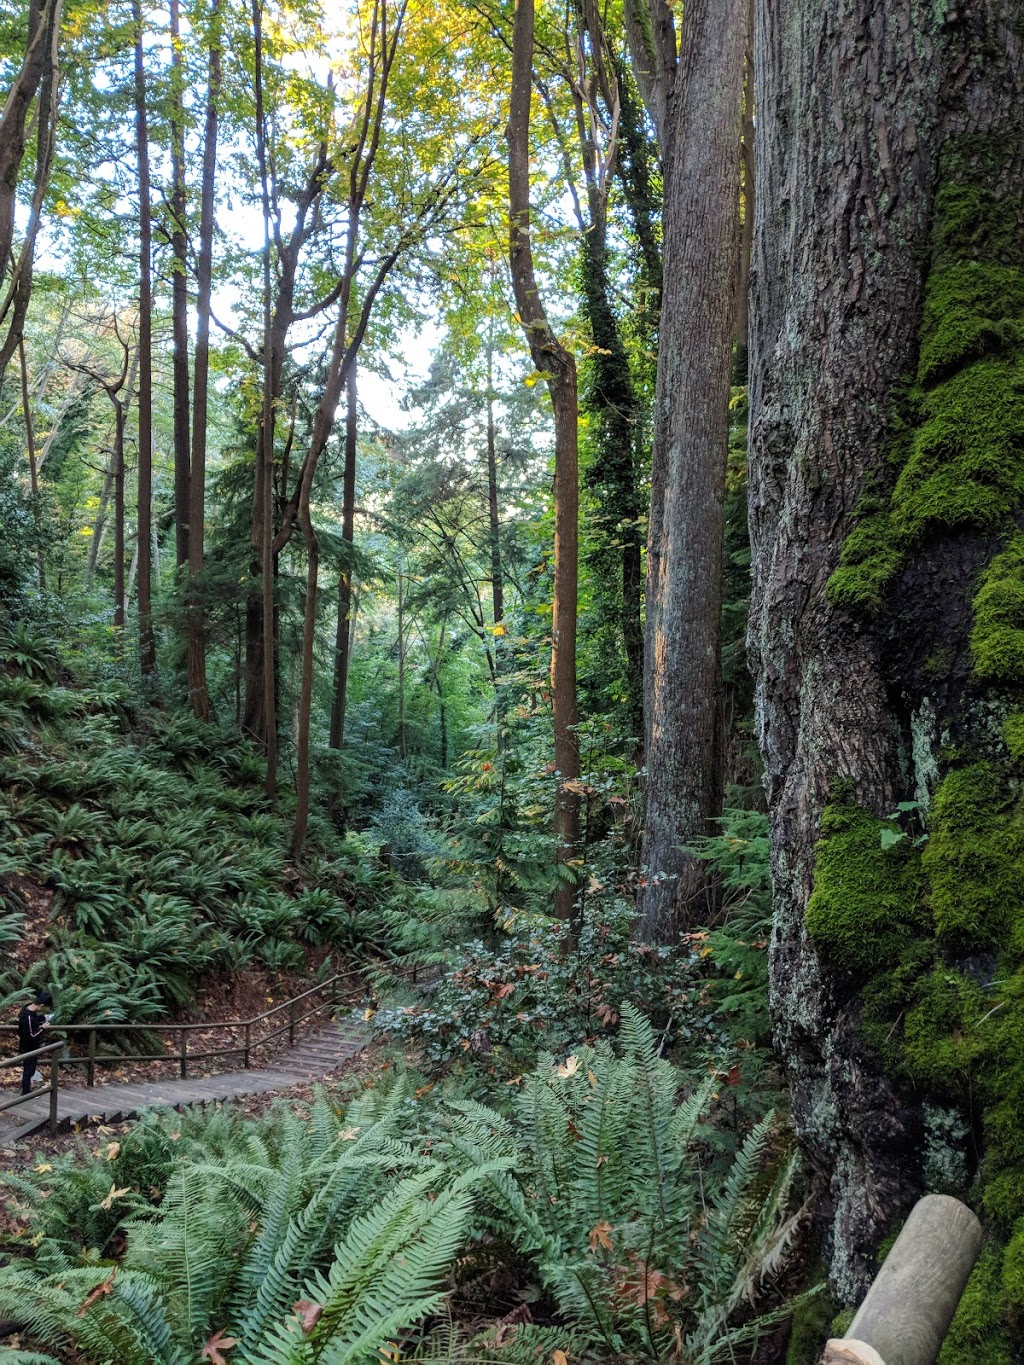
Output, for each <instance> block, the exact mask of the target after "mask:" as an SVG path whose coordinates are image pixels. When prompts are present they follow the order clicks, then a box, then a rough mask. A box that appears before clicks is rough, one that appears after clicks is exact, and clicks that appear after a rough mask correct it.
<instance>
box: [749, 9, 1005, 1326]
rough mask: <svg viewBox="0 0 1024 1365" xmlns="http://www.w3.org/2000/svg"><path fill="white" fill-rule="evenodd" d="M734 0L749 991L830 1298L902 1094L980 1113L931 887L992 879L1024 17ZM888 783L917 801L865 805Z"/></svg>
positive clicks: (988, 942)
mask: <svg viewBox="0 0 1024 1365" xmlns="http://www.w3.org/2000/svg"><path fill="white" fill-rule="evenodd" d="M758 6H759V9H758V24H757V30H758V31H757V41H756V57H755V62H756V82H757V89H758V123H757V139H758V149H757V163H758V168H759V176H760V183H759V187H758V205H757V232H756V243H755V254H754V266H753V288H752V298H751V302H752V335H751V456H750V499H751V503H750V525H751V537H752V556H753V575H754V583H753V593H752V602H751V619H750V644H751V650H752V658H753V662H754V666H755V669H756V673H757V680H758V681H757V711H758V727H759V736H760V742H761V748H762V752H763V755H764V759H765V763H766V767H767V776H766V783H767V792H768V799H769V806H770V812H771V821H772V842H773V872H774V880H775V897H776V899H775V905H776V914H775V932H774V936H773V942H772V948H771V980H772V1009H773V1014H774V1020H775V1025H776V1033H777V1043H778V1047H779V1051H780V1053H781V1056H782V1058H783V1060H784V1062H785V1065H786V1068H787V1071H788V1073H789V1077H790V1080H791V1083H792V1087H793V1100H794V1107H795V1112H796V1118H797V1123H798V1126H799V1130H800V1133H801V1136H802V1139H803V1143H804V1146H805V1149H806V1151H807V1153H808V1154H809V1157H810V1160H811V1163H812V1165H813V1166H814V1167H815V1168H816V1169H817V1170H818V1171H819V1173H820V1175H821V1179H822V1181H823V1183H824V1184H825V1185H826V1186H827V1188H828V1189H829V1190H830V1197H829V1199H828V1200H827V1201H826V1204H827V1206H828V1211H829V1213H830V1216H831V1227H832V1248H831V1250H832V1272H833V1280H834V1283H835V1285H836V1287H837V1288H838V1290H839V1292H840V1294H841V1296H842V1297H844V1298H845V1299H847V1300H848V1301H849V1300H852V1299H854V1298H855V1297H856V1296H857V1294H858V1291H859V1290H860V1289H862V1288H863V1286H864V1284H865V1282H866V1280H867V1279H868V1278H869V1277H870V1274H871V1272H872V1269H873V1265H874V1262H873V1256H874V1250H875V1247H876V1245H877V1242H878V1240H879V1238H880V1236H881V1235H882V1233H883V1231H884V1229H885V1228H886V1226H887V1225H888V1224H889V1222H890V1221H891V1220H892V1218H893V1217H894V1215H896V1214H897V1213H898V1212H899V1211H900V1209H901V1208H902V1207H905V1206H906V1204H907V1203H908V1202H909V1200H910V1199H911V1198H912V1197H913V1195H914V1194H915V1192H916V1191H917V1189H918V1188H919V1187H920V1185H921V1184H922V1183H927V1179H926V1175H925V1171H924V1162H923V1161H922V1153H923V1149H924V1143H923V1133H922V1128H921V1121H920V1111H919V1110H918V1109H917V1108H916V1107H915V1105H914V1104H912V1103H910V1102H909V1100H908V1099H907V1096H909V1095H911V1094H912V1093H916V1096H917V1097H919V1096H920V1094H921V1092H922V1090H924V1091H925V1092H930V1094H931V1097H932V1099H933V1100H934V1102H935V1103H941V1104H946V1105H950V1106H952V1107H953V1108H954V1109H957V1110H959V1111H960V1112H961V1114H962V1116H963V1118H964V1121H965V1124H966V1125H967V1127H970V1126H971V1125H974V1124H977V1126H978V1128H979V1130H980V1129H981V1128H982V1127H985V1128H986V1130H987V1129H988V1128H989V1126H990V1125H989V1121H988V1118H987V1117H985V1118H984V1119H982V1118H981V1117H980V1116H979V1114H978V1113H977V1112H976V1111H974V1110H973V1109H972V1104H973V1103H974V1101H973V1100H972V1098H971V1095H972V1091H971V1078H970V1063H969V1060H968V1058H967V1052H968V1050H969V1048H968V1046H967V1043H970V1041H971V1039H972V1037H974V1036H975V1035H972V1034H971V1033H970V1032H969V1030H970V1029H975V1028H976V1029H980V1030H981V1033H979V1034H977V1035H976V1038H977V1041H978V1047H980V1048H984V1047H985V1046H986V1045H987V1044H986V1043H985V1034H984V1030H985V1028H992V1027H1002V1025H1001V1024H995V1025H994V1024H988V1025H986V1024H984V1021H983V1016H982V1013H981V1010H980V1006H979V1008H978V1010H977V1011H976V1012H975V1013H974V1014H973V1015H971V1016H970V1018H968V1017H967V1014H965V1009H964V1007H963V1005H962V1001H963V1000H964V999H965V998H966V996H968V995H969V994H970V990H971V989H973V987H972V985H971V982H972V980H975V978H977V979H978V980H980V979H985V980H986V981H987V982H988V984H989V985H990V986H992V987H996V986H997V981H996V977H997V973H996V972H995V965H996V958H997V956H998V955H999V953H1000V951H1001V950H1000V948H999V945H998V944H997V943H996V941H995V938H994V936H993V935H992V934H989V936H988V937H987V938H986V932H985V931H983V930H981V929H979V923H980V921H982V920H983V919H984V913H983V912H982V911H981V910H979V911H978V913H977V914H976V915H975V916H974V922H973V923H972V924H970V925H967V926H965V925H964V924H960V925H953V926H951V925H950V923H948V922H947V921H950V920H955V918H956V915H955V914H953V913H952V911H950V913H949V914H948V915H947V916H946V919H945V920H944V919H943V911H942V906H943V904H944V903H945V902H944V897H945V899H946V900H951V899H956V896H955V895H951V893H950V889H949V885H948V884H949V882H950V880H951V879H952V880H954V881H956V882H957V884H958V890H957V893H956V894H957V895H959V897H960V899H961V900H962V899H963V896H964V895H967V896H968V897H969V898H970V896H971V895H972V894H973V893H972V891H971V887H972V879H974V883H977V887H976V889H977V895H978V897H979V898H980V899H981V900H982V901H984V900H985V896H986V894H987V893H986V892H985V890H984V888H985V887H986V886H990V885H991V883H992V882H993V880H998V879H999V876H1000V873H999V867H998V864H999V857H997V856H996V854H995V852H994V851H993V850H992V849H990V848H988V847H987V843H986V841H987V842H989V843H990V842H991V835H992V830H993V829H995V828H1000V829H1001V828H1002V826H1001V825H1000V824H999V822H1000V821H1004V822H1005V821H1007V820H1010V818H1011V816H1010V814H1009V808H1010V807H1011V806H1012V797H1011V796H1009V795H1006V793H1009V792H1010V791H1011V786H1012V784H1010V783H1009V778H1008V777H1007V774H1008V772H1009V767H1008V765H1009V763H1010V762H1011V759H1010V755H1009V753H1008V750H1007V746H1006V743H1005V742H1004V740H1003V738H1002V737H1001V735H1000V727H999V721H1000V720H1001V719H1002V718H1003V717H1004V716H1005V715H1006V713H1007V708H1008V701H1009V692H1008V684H1010V683H1011V682H1012V686H1013V687H1017V688H1019V686H1020V682H1021V680H1022V679H1024V668H1021V669H1020V671H1019V672H1018V674H1017V676H1016V678H1013V679H1011V678H1010V677H1009V676H1008V675H1007V672H1006V671H1005V669H1004V671H1003V672H1000V670H999V668H998V667H997V668H996V670H995V675H994V676H990V677H989V678H987V679H984V680H983V679H982V678H981V677H980V676H979V673H978V664H977V660H976V658H975V657H974V656H972V647H971V634H972V630H975V631H977V629H978V628H979V622H980V617H978V616H977V609H978V607H977V603H976V600H975V599H976V595H977V594H978V589H979V585H980V584H981V582H982V575H983V572H984V570H985V566H986V564H987V563H988V561H989V560H990V559H991V558H992V555H993V553H994V551H995V550H996V549H998V548H999V547H1000V546H1001V545H1002V544H1003V543H1004V541H1005V539H1006V537H1007V536H1008V535H1009V534H1010V532H1011V530H1012V529H1013V528H1014V527H1015V525H1016V524H1017V523H1019V521H1020V519H1021V513H1022V505H1021V504H1022V497H1024V466H1022V463H1021V461H1022V455H1024V407H1022V403H1021V393H1022V390H1021V383H1022V380H1024V375H1022V370H1021V364H1020V361H1021V356H1022V353H1024V352H1022V343H1021V338H1022V336H1024V330H1022V325H1024V275H1022V273H1021V265H1022V256H1021V241H1020V222H1021V212H1020V210H1021V184H1022V176H1021V170H1022V167H1021V164H1020V163H1021V157H1022V147H1024V138H1022V136H1021V132H1022V128H1021V108H1022V98H1021V96H1022V90H1021V86H1022V77H1024V63H1022V55H1021V35H1022V25H1021V19H1020V7H1019V5H1017V4H1015V3H1013V0H968V2H967V3H965V4H961V5H958V6H956V7H955V8H954V7H953V6H952V5H945V4H939V5H935V4H933V3H931V0H927V3H925V2H923V0H920V2H919V0H885V2H884V3H883V0H858V3H856V4H855V5H852V6H851V5H850V4H848V3H846V0H825V3H824V4H822V3H818V2H817V0H814V2H813V3H812V0H794V3H793V4H791V5H789V6H785V7H781V8H780V7H779V6H777V5H774V4H772V3H770V0H758ZM1014 572H1017V571H1015V570H1012V569H1011V570H1010V573H1011V575H1012V574H1013V573H1014ZM998 576H999V575H998V574H997V575H996V577H998ZM1004 577H1005V575H1004ZM1016 592H1017V595H1018V597H1017V600H1018V601H1019V600H1021V599H1024V575H1022V574H1021V573H1020V572H1017V577H1016ZM1004 607H1005V602H1004ZM1017 612H1018V618H1019V619H1016V625H1017V626H1018V627H1019V626H1021V625H1024V616H1021V615H1020V609H1019V607H1018V608H1017ZM997 652H998V651H997ZM1022 658H1024V655H1022ZM1011 671H1012V670H1011ZM1010 690H1012V688H1011V689H1010ZM982 758H983V759H984V762H985V765H986V771H987V772H988V773H989V781H988V785H987V788H986V792H987V795H985V797H984V799H983V798H982V794H981V793H980V791H979V783H978V777H977V774H976V772H975V769H976V767H977V764H978V762H979V760H980V759H982ZM972 774H973V776H972ZM1001 783H1002V784H1003V787H1002V788H1001V787H1000V784H1001ZM1000 790H1002V791H1003V792H1004V796H1002V797H999V796H998V795H995V796H993V793H998V792H999V791H1000ZM993 800H994V801H995V802H996V808H993V807H992V802H993ZM986 801H987V802H988V804H987V805H986ZM900 802H903V803H911V802H917V803H918V805H917V806H916V807H913V808H910V809H906V810H904V811H903V812H901V813H900V814H898V816H897V818H896V819H892V818H887V817H891V816H892V815H893V814H894V812H896V809H897V806H898V803H900ZM1007 803H1009V805H1008V804H1007ZM929 804H930V805H931V815H930V817H929V816H928V815H927V808H928V806H929ZM928 823H930V841H929V842H928V843H926V844H925V843H918V841H917V837H916V836H918V835H919V833H920V831H921V829H922V828H923V826H924V825H925V824H928ZM1022 828H1024V826H1022ZM968 834H977V835H978V838H979V839H980V840H981V843H982V844H983V845H986V846H985V847H983V848H982V849H981V850H980V851H979V849H978V848H973V849H972V847H971V846H970V844H969V840H968V838H967V835H968ZM1020 856H1021V858H1022V859H1024V841H1022V843H1021V852H1020ZM1022 866H1024V863H1022ZM954 869H955V870H954ZM1006 885H1007V883H1006V881H1005V879H1004V880H1003V881H1002V889H1003V891H1004V892H1005V890H1006ZM1020 886H1021V882H1020V881H1019V880H1018V882H1017V889H1016V892H1015V893H1013V892H1011V893H1010V894H1011V895H1015V898H1016V904H1017V905H1020V903H1021V891H1020ZM944 888H945V889H944ZM1003 899H1004V900H1005V896H1004V897H1003ZM1004 911H1005V914H1006V915H1011V908H1010V907H1008V906H1006V907H1004ZM1011 917H1012V915H1011ZM1022 922H1024V917H1022ZM990 927H991V920H990ZM983 952H985V953H988V954H989V957H988V958H986V959H985V960H984V961H982V960H981V958H980V957H979V954H980V953H983ZM972 964H973V965H972ZM1005 966H1006V968H1007V970H1010V969H1011V968H1012V964H1005ZM972 972H973V973H974V977H972V975H971V974H972ZM998 975H1000V976H1001V975H1002V971H1000V972H999V973H998ZM975 984H977V981H975ZM981 994H982V995H984V994H985V992H984V991H981ZM986 999H987V1008H988V1009H991V1008H992V1007H993V1006H994V1005H995V1004H996V1003H997V1001H996V999H995V998H994V997H993V996H992V995H991V994H988V995H987V997H986ZM1009 1017H1010V1012H1009V1010H1007V1012H1006V1013H1005V1014H1004V1015H1003V1018H1004V1019H1008V1018H1009ZM995 1018H996V1019H997V1020H998V1018H999V1012H998V1011H997V1013H996V1015H995ZM1019 1022H1020V1021H1019V1015H1018V1024H1019ZM929 1029H930V1030H931V1032H929ZM965 1039H966V1040H967V1043H965ZM915 1057H916V1058H917V1060H915ZM940 1059H947V1060H948V1065H947V1064H946V1063H945V1062H942V1063H941V1064H940ZM929 1069H930V1070H929ZM979 1135H981V1134H980V1132H979ZM985 1135H986V1137H987V1136H989V1134H988V1132H987V1131H986V1134H985ZM1020 1155H1021V1156H1022V1157H1024V1152H1022V1153H1021V1154H1020ZM986 1160H987V1158H986ZM983 1169H984V1168H983ZM1020 1189H1021V1191H1022V1194H1024V1178H1022V1179H1021V1183H1020ZM1021 1212H1024V1206H1022V1207H1021V1209H1020V1210H1018V1211H1017V1213H1016V1215H1015V1216H1019V1213H1021Z"/></svg>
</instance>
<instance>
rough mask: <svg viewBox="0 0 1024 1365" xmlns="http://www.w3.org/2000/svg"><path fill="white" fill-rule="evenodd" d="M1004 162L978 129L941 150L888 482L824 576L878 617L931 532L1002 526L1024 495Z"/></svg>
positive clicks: (1012, 227) (1016, 262) (1023, 414)
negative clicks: (914, 343) (916, 336)
mask: <svg viewBox="0 0 1024 1365" xmlns="http://www.w3.org/2000/svg"><path fill="white" fill-rule="evenodd" d="M1004 161H1005V148H1002V147H1000V146H998V145H993V144H992V143H989V142H982V141H980V140H978V139H974V138H961V139H958V140H954V141H953V142H951V143H950V144H949V145H948V146H947V147H946V148H945V150H944V153H943V158H942V165H941V177H942V185H941V188H940V190H939V193H938V194H937V196H936V203H935V219H934V226H933V230H932V241H931V269H930V270H929V273H928V278H927V281H926V284H925V291H924V300H923V308H922V320H921V346H920V351H919V355H918V363H917V368H916V373H915V374H914V376H913V383H912V386H911V389H910V392H909V394H908V395H906V396H901V399H900V403H899V405H898V406H899V407H900V409H901V413H900V416H899V418H898V420H897V421H895V422H894V437H893V442H892V446H891V450H890V459H891V461H892V464H893V465H894V467H895V471H896V472H895V478H894V481H893V486H892V490H891V493H890V494H889V495H888V497H884V498H879V497H878V496H877V495H873V496H870V497H865V498H864V499H863V500H862V502H861V504H860V506H859V507H858V509H857V516H856V521H855V524H854V526H853V528H852V530H851V532H850V534H849V536H848V537H847V540H846V543H845V544H844V546H843V551H842V556H841V559H840V564H839V567H838V568H837V569H836V571H835V573H834V574H833V575H832V578H831V580H830V582H829V588H828V591H829V597H830V599H831V601H832V602H833V604H834V605H836V606H841V607H844V608H846V609H847V610H851V611H857V612H860V613H865V614H867V615H877V614H878V613H879V612H880V611H881V609H882V605H883V599H884V595H885V591H886V589H887V587H888V586H889V585H890V584H891V583H892V581H893V580H894V579H895V577H896V576H897V574H898V573H899V571H900V569H901V567H902V566H903V565H904V564H905V563H906V561H907V559H908V558H909V556H910V555H911V554H912V553H913V552H914V550H915V549H916V548H917V546H918V545H920V544H921V543H922V542H923V540H924V539H925V537H926V536H927V535H929V534H937V533H938V534H941V533H943V532H948V531H955V530H961V529H967V528H980V529H985V528H989V527H995V526H998V525H1000V524H1001V523H1003V522H1004V521H1006V520H1007V519H1008V517H1009V516H1010V514H1011V513H1012V512H1013V511H1014V509H1015V508H1016V507H1017V506H1018V505H1019V503H1020V501H1021V499H1022V498H1024V269H1022V268H1021V261H1020V253H1019V250H1018V248H1017V226H1016V222H1015V215H1014V209H1013V203H1012V199H1011V197H1010V196H1007V195H1005V194H1004V195H1002V196H999V195H997V194H996V192H995V191H994V190H993V188H992V187H993V186H995V185H998V183H999V171H998V166H999V165H1001V164H1003V163H1004ZM903 408H906V409H907V412H908V414H909V416H904V415H903V412H902V409H903Z"/></svg>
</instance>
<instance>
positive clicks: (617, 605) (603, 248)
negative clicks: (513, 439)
mask: <svg viewBox="0 0 1024 1365" xmlns="http://www.w3.org/2000/svg"><path fill="white" fill-rule="evenodd" d="M581 251H582V256H583V260H582V271H581V274H582V279H583V302H584V309H585V313H586V319H587V322H588V323H589V325H590V333H591V339H592V341H593V344H594V355H593V357H592V359H591V361H590V366H589V375H590V382H589V384H588V385H587V387H586V390H585V396H584V407H585V409H586V410H587V411H588V413H589V415H590V418H591V422H592V429H591V442H592V444H591V453H590V459H589V460H587V462H586V464H585V466H584V475H583V481H584V484H585V486H586V487H587V488H588V490H589V492H590V496H591V498H592V499H593V504H592V508H593V510H592V515H591V518H590V532H591V535H592V537H593V539H592V541H591V548H590V550H589V552H588V553H587V555H586V558H587V560H588V562H589V564H590V567H591V569H592V571H593V579H594V594H595V597H596V599H597V600H596V604H595V605H596V606H597V607H598V610H599V613H600V615H602V616H604V617H605V618H607V625H608V627H610V633H611V634H612V639H613V641H614V650H615V653H616V654H618V656H619V658H620V659H621V660H622V663H621V664H620V670H621V671H620V672H619V676H618V679H617V680H616V681H617V682H619V683H620V685H621V687H622V690H623V691H624V693H625V695H626V698H627V701H626V712H627V715H628V720H629V725H630V727H631V732H632V733H633V734H634V735H635V736H636V738H637V739H639V738H640V736H641V735H642V733H643V652H644V650H643V625H642V623H641V613H640V596H641V592H640V584H641V573H642V570H641V563H642V559H641V532H640V527H641V507H640V500H639V496H638V490H637V478H636V473H637V471H636V446H637V426H638V425H639V422H640V412H639V406H638V404H637V401H636V394H635V392H634V389H633V380H632V376H631V374H630V368H629V356H628V355H627V353H626V346H625V343H624V341H623V338H622V333H621V330H620V327H619V320H618V318H617V317H616V316H615V310H614V309H613V307H612V302H611V280H610V278H609V273H608V267H609V259H608V224H607V210H606V205H605V204H603V203H601V202H600V200H599V197H598V196H597V195H596V194H595V193H594V192H593V189H591V194H590V224H589V228H588V231H587V232H586V233H585V234H584V238H583V242H582V244H581ZM618 637H621V645H620V644H619V642H618ZM609 652H610V651H609Z"/></svg>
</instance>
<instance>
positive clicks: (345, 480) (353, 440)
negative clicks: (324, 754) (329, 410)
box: [329, 361, 359, 749]
mask: <svg viewBox="0 0 1024 1365" xmlns="http://www.w3.org/2000/svg"><path fill="white" fill-rule="evenodd" d="M358 435H359V413H358V408H357V405H356V364H355V361H353V363H352V366H351V368H350V370H349V372H348V380H347V382H346V385H345V472H344V474H343V476H342V492H341V540H342V544H343V545H344V547H345V554H346V555H347V556H348V559H347V562H346V564H345V567H344V568H343V569H342V571H341V573H340V575H339V576H338V621H337V629H336V632H335V637H334V689H333V694H332V697H331V730H330V740H329V743H330V746H331V748H332V749H340V748H341V747H342V746H343V745H344V743H345V708H346V703H347V700H348V669H349V663H350V661H351V652H350V643H351V639H352V632H351V630H350V629H349V617H350V616H351V614H352V553H353V549H354V542H355V517H356V452H357V438H358Z"/></svg>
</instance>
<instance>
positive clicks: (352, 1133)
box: [338, 1128, 359, 1142]
mask: <svg viewBox="0 0 1024 1365" xmlns="http://www.w3.org/2000/svg"><path fill="white" fill-rule="evenodd" d="M338 1136H339V1137H340V1138H341V1140H342V1142H351V1141H352V1139H353V1138H357V1137H358V1136H359V1129H358V1128H342V1129H340V1130H339V1132H338Z"/></svg>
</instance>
